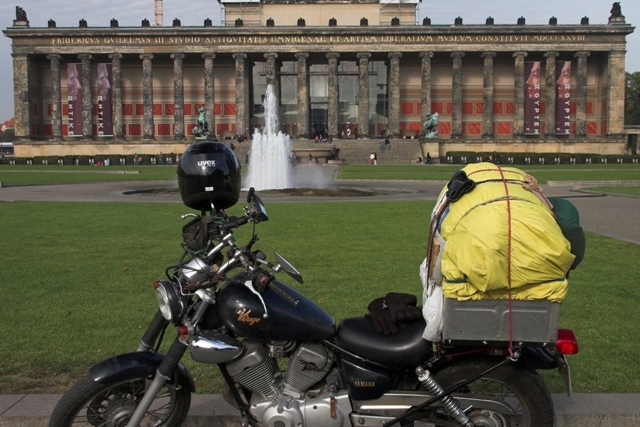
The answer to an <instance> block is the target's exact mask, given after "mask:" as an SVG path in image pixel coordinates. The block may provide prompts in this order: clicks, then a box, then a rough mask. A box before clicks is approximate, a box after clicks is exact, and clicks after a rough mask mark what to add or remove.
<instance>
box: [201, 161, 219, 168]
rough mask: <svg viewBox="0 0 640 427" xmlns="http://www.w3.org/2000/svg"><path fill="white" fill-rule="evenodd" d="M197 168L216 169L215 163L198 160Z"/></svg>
mask: <svg viewBox="0 0 640 427" xmlns="http://www.w3.org/2000/svg"><path fill="white" fill-rule="evenodd" d="M198 166H204V167H207V168H215V167H216V161H215V160H199V161H198Z"/></svg>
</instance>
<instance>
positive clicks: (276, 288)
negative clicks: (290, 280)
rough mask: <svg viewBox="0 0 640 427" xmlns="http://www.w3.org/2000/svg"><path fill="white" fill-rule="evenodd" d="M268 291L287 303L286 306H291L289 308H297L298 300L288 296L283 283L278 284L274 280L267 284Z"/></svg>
mask: <svg viewBox="0 0 640 427" xmlns="http://www.w3.org/2000/svg"><path fill="white" fill-rule="evenodd" d="M269 289H271V290H272V291H273V292H275V293H276V294H277V295H278V296H279V297H280V298H282V299H283V300H285V301H286V302H287V304H289V305H291V307H295V306H297V305H298V303H299V302H300V300H299V299H298V298H295V297H294V296H292V295H290V294H289V291H288V289H287V287H286V285H284V284H283V283H280V282H278V281H276V280H274V281H272V282H271V283H270V284H269Z"/></svg>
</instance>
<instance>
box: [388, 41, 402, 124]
mask: <svg viewBox="0 0 640 427" xmlns="http://www.w3.org/2000/svg"><path fill="white" fill-rule="evenodd" d="M401 57H402V53H401V52H390V53H389V133H391V135H392V136H400V58H401Z"/></svg>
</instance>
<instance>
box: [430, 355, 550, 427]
mask: <svg viewBox="0 0 640 427" xmlns="http://www.w3.org/2000/svg"><path fill="white" fill-rule="evenodd" d="M498 362H499V361H498V360H496V359H491V358H486V359H469V360H465V361H461V362H457V363H454V364H451V365H449V366H445V367H444V368H443V369H442V370H440V371H438V372H437V373H436V374H435V378H436V380H437V381H438V383H439V384H440V385H441V386H442V387H443V388H444V389H447V388H449V387H451V386H453V385H454V384H456V383H459V382H462V381H464V380H465V379H468V378H471V377H472V376H474V375H477V374H478V373H480V372H482V371H484V370H486V369H488V368H490V367H491V366H494V365H495V364H496V363H498ZM457 393H464V394H466V393H473V394H476V395H477V396H478V397H480V398H482V397H487V396H489V395H490V396H491V398H492V399H499V400H500V402H501V403H502V404H504V405H507V407H509V408H510V409H511V410H512V411H513V413H512V414H510V415H508V414H507V415H506V414H499V413H497V412H493V411H490V410H486V409H482V408H472V409H471V410H470V411H467V413H466V414H467V416H468V417H469V419H470V420H471V421H473V422H474V424H475V425H476V426H478V425H480V426H483V427H484V426H486V427H554V425H555V412H554V408H553V400H552V399H551V394H550V393H549V389H548V388H547V385H546V384H545V382H544V381H543V380H542V378H541V377H540V375H538V373H537V372H535V371H533V370H529V369H526V368H524V367H522V366H520V365H518V364H517V362H515V363H510V364H507V365H503V366H501V367H499V368H497V369H495V370H493V371H491V372H489V373H488V374H487V375H486V376H484V377H482V378H480V379H479V380H476V381H474V382H473V383H471V384H469V385H467V386H465V387H463V388H461V389H460V390H458V391H457ZM463 409H466V408H463Z"/></svg>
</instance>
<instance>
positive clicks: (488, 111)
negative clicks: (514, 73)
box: [482, 52, 496, 139]
mask: <svg viewBox="0 0 640 427" xmlns="http://www.w3.org/2000/svg"><path fill="white" fill-rule="evenodd" d="M495 56H496V53H495V52H484V53H483V54H482V58H483V59H484V79H483V84H482V104H483V107H482V138H484V139H491V138H493V58H495Z"/></svg>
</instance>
